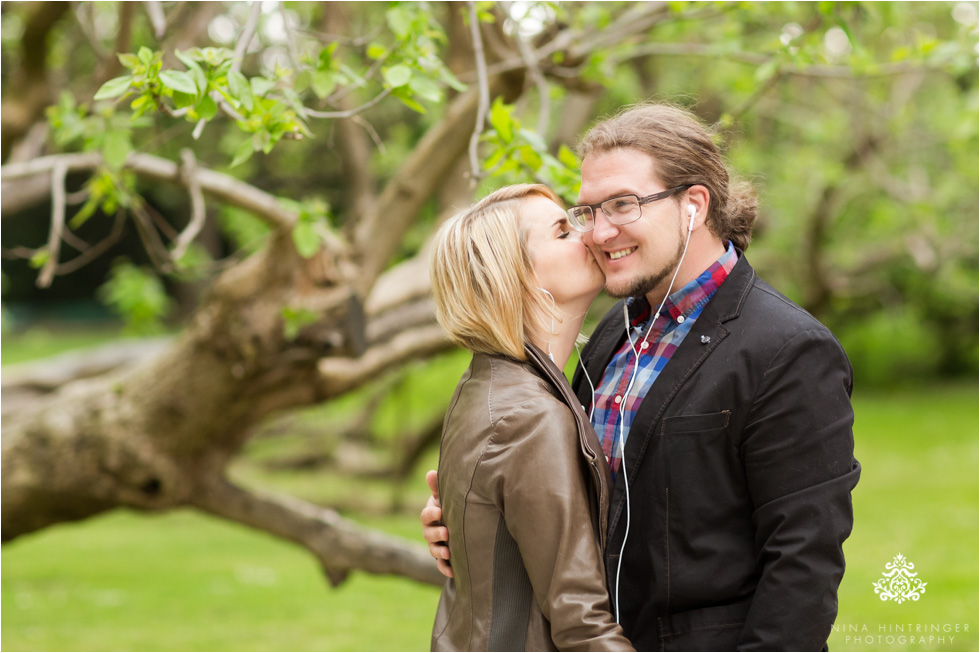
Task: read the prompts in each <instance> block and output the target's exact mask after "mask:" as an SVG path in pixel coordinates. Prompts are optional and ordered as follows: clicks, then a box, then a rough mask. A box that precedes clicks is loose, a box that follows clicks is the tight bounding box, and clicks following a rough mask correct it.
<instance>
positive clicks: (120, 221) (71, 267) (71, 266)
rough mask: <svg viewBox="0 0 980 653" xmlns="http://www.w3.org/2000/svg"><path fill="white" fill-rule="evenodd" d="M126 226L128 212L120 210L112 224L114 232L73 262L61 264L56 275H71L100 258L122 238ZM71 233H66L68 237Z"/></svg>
mask: <svg viewBox="0 0 980 653" xmlns="http://www.w3.org/2000/svg"><path fill="white" fill-rule="evenodd" d="M125 224H126V212H125V211H123V210H122V209H120V210H118V211H116V219H115V221H114V222H113V223H112V231H110V232H109V235H108V236H106V237H105V238H103V239H102V240H101V241H99V242H98V243H96V244H95V245H93V246H91V247H89V248H88V249H86V250H85V251H83V252H82V253H81V254H79V255H78V256H76V257H75V258H73V259H72V260H70V261H66V262H64V263H62V264H60V265H59V266H58V269H57V270H55V274H57V275H59V276H60V275H65V274H71V273H72V272H74V271H75V270H78V269H79V268H81V267H83V266H85V265H87V264H88V263H91V262H92V261H94V260H95V259H97V258H98V257H99V256H101V255H102V253H103V252H105V251H106V250H107V249H109V248H110V247H112V246H113V245H115V244H116V243H117V242H118V241H119V238H121V237H122V234H123V225H125ZM69 233H71V232H70V231H65V235H66V236H67V235H68V234H69ZM65 240H66V241H67V240H68V239H67V238H66V239H65ZM76 249H77V248H76Z"/></svg>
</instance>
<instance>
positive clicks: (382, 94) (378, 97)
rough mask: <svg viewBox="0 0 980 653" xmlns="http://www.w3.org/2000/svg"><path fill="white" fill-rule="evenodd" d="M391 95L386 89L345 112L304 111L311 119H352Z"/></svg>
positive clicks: (389, 90)
mask: <svg viewBox="0 0 980 653" xmlns="http://www.w3.org/2000/svg"><path fill="white" fill-rule="evenodd" d="M390 94H391V89H390V88H386V89H385V90H383V91H381V92H380V93H378V94H377V95H376V96H374V98H372V99H370V100H368V101H367V102H365V103H364V104H362V105H361V106H359V107H354V108H353V109H347V110H346V111H317V110H316V109H306V115H308V116H310V117H312V118H353V117H354V116H356V115H357V114H359V113H361V112H363V111H367V110H368V109H370V108H371V107H373V106H374V105H375V104H377V103H378V102H380V101H381V100H383V99H385V98H386V97H388V96H389V95H390Z"/></svg>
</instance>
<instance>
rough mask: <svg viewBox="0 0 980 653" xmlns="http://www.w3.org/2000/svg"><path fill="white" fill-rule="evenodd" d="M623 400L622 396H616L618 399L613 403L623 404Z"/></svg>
mask: <svg viewBox="0 0 980 653" xmlns="http://www.w3.org/2000/svg"><path fill="white" fill-rule="evenodd" d="M622 400H623V398H622V397H621V396H620V395H616V398H615V399H613V401H615V402H616V403H617V404H618V403H619V402H621V401H622Z"/></svg>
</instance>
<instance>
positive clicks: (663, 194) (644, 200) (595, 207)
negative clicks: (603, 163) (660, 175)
mask: <svg viewBox="0 0 980 653" xmlns="http://www.w3.org/2000/svg"><path fill="white" fill-rule="evenodd" d="M691 186H694V184H685V185H683V186H675V187H674V188H668V189H667V190H663V191H660V192H659V193H654V194H653V195H647V196H646V197H640V196H639V195H636V194H634V193H627V194H625V195H617V196H616V197H609V198H607V199H604V200H602V201H601V202H599V203H598V204H576V205H575V206H570V207H568V209H567V211H566V212H567V213H568V224H569V225H570V226H571V227H572V229H574V230H575V231H581V232H589V231H592V229H595V212H596V211H602V205H603V204H605V203H606V202H612V201H613V200H618V199H622V198H624V197H632V198H634V199H635V200H636V204H637V206H639V207H641V208H640V211H639V213H637V215H636V217H635V218H633V219H632V220H629V221H627V222H613V224H615V225H623V224H629V223H630V222H636V221H637V220H639V219H640V218H642V217H643V208H642V207H643V205H644V204H649V203H650V202H656V201H658V200H662V199H667V198H668V197H670V196H672V195H674V194H675V193H679V192H680V191H682V190H687V189H688V188H690V187H691ZM586 208H587V209H589V210H590V211H591V212H592V229H582V228H581V227H579V226H577V225H576V224H575V220H576V218H574V217H573V215H572V211H574V210H575V209H586ZM602 213H603V214H604V215H605V216H606V218H607V219H608V220H609V221H610V222H612V216H611V215H609V214H608V213H606V212H605V211H602Z"/></svg>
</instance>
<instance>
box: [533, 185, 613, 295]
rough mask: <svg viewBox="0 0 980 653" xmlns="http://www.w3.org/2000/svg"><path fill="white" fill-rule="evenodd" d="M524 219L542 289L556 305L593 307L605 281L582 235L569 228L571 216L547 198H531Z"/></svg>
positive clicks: (535, 270) (537, 196)
mask: <svg viewBox="0 0 980 653" xmlns="http://www.w3.org/2000/svg"><path fill="white" fill-rule="evenodd" d="M521 216H522V219H523V220H524V221H525V226H526V227H527V246H528V250H529V252H530V254H531V264H532V265H533V267H534V273H535V275H536V276H537V278H538V282H539V283H540V284H541V287H542V288H544V289H545V290H547V291H548V292H550V293H551V294H552V295H553V296H554V298H555V303H556V304H557V305H558V306H559V307H562V306H568V308H569V309H572V310H573V311H574V310H581V309H580V308H579V307H578V306H575V305H577V304H584V306H585V308H586V309H587V308H588V305H589V304H591V303H592V300H593V299H595V298H596V296H597V295H598V294H599V292H600V291H601V290H602V286H603V284H604V283H605V278H604V277H603V276H602V270H601V269H600V268H599V264H598V263H596V260H595V257H593V256H592V252H591V250H590V249H589V248H588V247H586V246H585V244H584V243H583V242H582V234H580V233H579V232H577V231H573V230H572V229H571V227H569V225H568V216H566V215H565V211H564V210H562V208H561V207H560V206H558V205H557V204H555V203H554V202H552V201H551V200H549V199H548V198H546V197H542V196H540V195H532V196H530V197H528V198H526V199H524V200H523V202H522V205H521Z"/></svg>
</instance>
